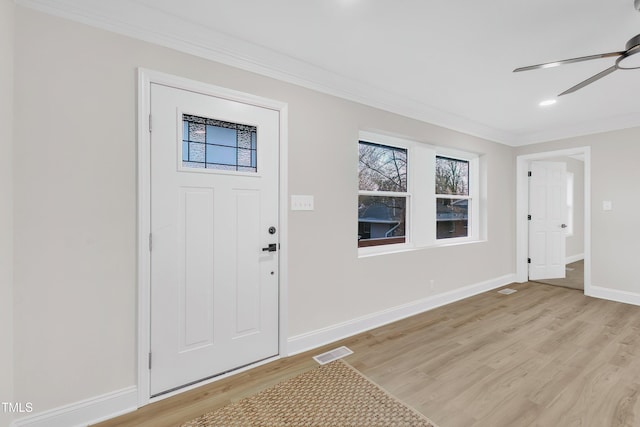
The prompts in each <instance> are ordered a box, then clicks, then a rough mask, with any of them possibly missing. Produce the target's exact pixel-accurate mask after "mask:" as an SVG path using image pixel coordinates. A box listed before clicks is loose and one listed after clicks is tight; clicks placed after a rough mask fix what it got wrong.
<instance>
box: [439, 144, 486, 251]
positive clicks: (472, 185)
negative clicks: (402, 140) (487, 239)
mask: <svg viewBox="0 0 640 427" xmlns="http://www.w3.org/2000/svg"><path fill="white" fill-rule="evenodd" d="M435 157H447V158H449V159H453V160H462V161H466V162H468V164H469V194H468V195H465V196H457V195H450V194H435V185H434V186H433V189H434V196H433V200H434V204H435V203H436V200H437V199H467V200H469V209H468V214H467V235H466V236H463V237H448V238H441V239H438V238H437V235H434V240H435V243H434V244H435V246H447V245H453V244H459V243H466V242H474V241H477V240H479V237H480V197H479V196H480V194H479V193H480V191H479V189H480V168H479V163H480V161H479V157H478V155H477V154H474V153H469V152H465V151H461V150H455V149H450V148H443V147H437V148H436V155H435ZM435 157H434V162H435ZM433 175H434V180H435V167H434V169H433ZM435 215H436V213H435V211H434V216H435ZM435 221H437V219H436V218H434V222H435Z"/></svg>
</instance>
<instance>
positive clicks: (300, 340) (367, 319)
mask: <svg viewBox="0 0 640 427" xmlns="http://www.w3.org/2000/svg"><path fill="white" fill-rule="evenodd" d="M515 279H516V275H515V274H508V275H505V276H502V277H498V278H495V279H491V280H487V281H484V282H480V283H476V284H473V285H470V286H465V287H463V288H460V289H455V290H453V291H449V292H444V293H441V294H437V295H433V296H430V297H427V298H424V299H421V300H418V301H412V302H410V303H407V304H403V305H399V306H396V307H392V308H389V309H386V310H382V311H378V312H376V313H372V314H368V315H366V316H361V317H358V318H355V319H352V320H348V321H346V322H342V323H338V324H335V325H332V326H328V327H326V328H322V329H317V330H315V331H311V332H307V333H304V334H300V335H295V336H293V337H290V338H289V340H288V346H287V348H288V350H289V351H288V354H289V355H290V356H292V355H294V354H298V353H302V352H305V351H308V350H312V349H314V348H317V347H320V346H323V345H325V344H329V343H332V342H335V341H338V340H341V339H344V338H347V337H350V336H353V335H356V334H359V333H362V332H366V331H368V330H371V329H374V328H377V327H379V326H383V325H386V324H389V323H392V322H396V321H398V320H402V319H405V318H407V317H410V316H413V315H416V314H420V313H423V312H425V311H429V310H433V309H434V308H437V307H440V306H443V305H446V304H450V303H452V302H455V301H459V300H461V299H464V298H468V297H471V296H474V295H477V294H480V293H482V292H486V291H490V290H492V289H496V288H499V287H502V286H505V285H508V284H510V283H513V282H515Z"/></svg>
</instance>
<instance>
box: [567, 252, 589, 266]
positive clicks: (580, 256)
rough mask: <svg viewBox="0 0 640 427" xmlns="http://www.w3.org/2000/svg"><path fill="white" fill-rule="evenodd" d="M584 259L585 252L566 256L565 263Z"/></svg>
mask: <svg viewBox="0 0 640 427" xmlns="http://www.w3.org/2000/svg"><path fill="white" fill-rule="evenodd" d="M583 259H584V254H576V255H571V256H568V257H566V258H565V260H564V263H565V264H571V263H572V262H576V261H582V260H583Z"/></svg>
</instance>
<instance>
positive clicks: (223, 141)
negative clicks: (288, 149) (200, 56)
mask: <svg viewBox="0 0 640 427" xmlns="http://www.w3.org/2000/svg"><path fill="white" fill-rule="evenodd" d="M151 123H152V131H151V236H150V238H151V241H150V245H151V343H150V348H151V375H150V391H151V395H152V396H156V395H159V394H162V393H165V392H168V391H171V390H174V389H177V388H180V387H183V386H186V385H189V384H192V383H195V382H198V381H200V380H203V379H207V378H210V377H213V376H216V375H219V374H221V373H224V372H227V371H230V370H233V369H236V368H239V367H242V366H245V365H248V364H251V363H254V362H257V361H260V360H263V359H266V358H269V357H272V356H275V355H277V354H278V323H279V320H278V252H277V249H278V226H279V224H278V204H279V202H278V197H279V195H278V176H279V166H278V159H279V153H278V147H279V112H278V111H275V110H271V109H268V108H263V107H258V106H255V105H250V104H245V103H241V102H236V101H231V100H227V99H223V98H218V97H214V96H209V95H203V94H199V93H195V92H190V91H186V90H180V89H175V88H171V87H168V86H164V85H160V84H155V83H153V84H151ZM270 245H271V247H270Z"/></svg>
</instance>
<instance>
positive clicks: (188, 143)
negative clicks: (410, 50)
mask: <svg viewBox="0 0 640 427" xmlns="http://www.w3.org/2000/svg"><path fill="white" fill-rule="evenodd" d="M257 133H258V129H257V127H256V126H250V125H244V124H239V123H231V122H225V121H222V120H215V119H209V118H205V117H198V116H193V115H187V114H183V115H182V167H185V168H200V169H217V170H226V171H239V172H257Z"/></svg>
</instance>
